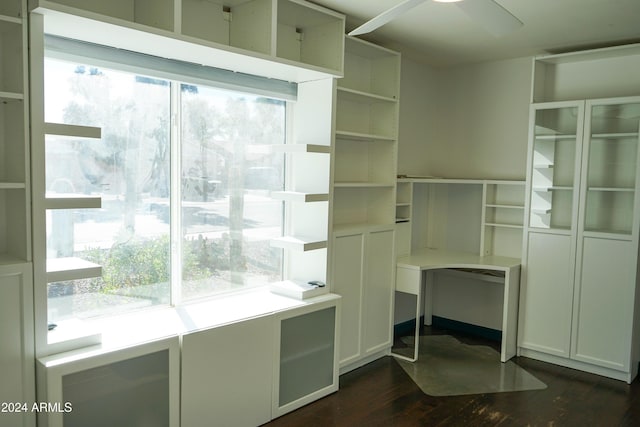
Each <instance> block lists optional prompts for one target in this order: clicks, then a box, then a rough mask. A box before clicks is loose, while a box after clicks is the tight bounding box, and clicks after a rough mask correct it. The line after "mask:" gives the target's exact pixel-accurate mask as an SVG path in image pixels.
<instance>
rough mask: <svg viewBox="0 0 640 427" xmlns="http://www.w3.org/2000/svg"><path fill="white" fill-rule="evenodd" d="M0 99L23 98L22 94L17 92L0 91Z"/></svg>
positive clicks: (18, 99)
mask: <svg viewBox="0 0 640 427" xmlns="http://www.w3.org/2000/svg"><path fill="white" fill-rule="evenodd" d="M0 99H1V100H4V101H14V100H17V101H21V100H23V99H24V94H22V93H19V92H3V91H0Z"/></svg>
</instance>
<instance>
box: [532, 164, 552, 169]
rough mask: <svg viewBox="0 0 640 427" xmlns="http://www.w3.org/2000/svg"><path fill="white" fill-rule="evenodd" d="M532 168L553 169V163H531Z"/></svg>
mask: <svg viewBox="0 0 640 427" xmlns="http://www.w3.org/2000/svg"><path fill="white" fill-rule="evenodd" d="M533 168H534V169H553V163H540V164H537V165H533Z"/></svg>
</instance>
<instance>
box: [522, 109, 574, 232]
mask: <svg viewBox="0 0 640 427" xmlns="http://www.w3.org/2000/svg"><path fill="white" fill-rule="evenodd" d="M582 111H583V107H582V104H579V103H553V104H545V105H543V106H536V107H535V109H534V111H532V114H533V115H534V117H533V118H532V119H533V120H532V124H533V129H532V131H531V135H532V141H531V144H532V147H531V149H532V156H531V160H530V161H532V165H531V203H530V206H531V208H530V209H531V212H530V215H529V227H533V228H549V229H561V230H570V229H571V228H572V227H573V219H572V218H573V213H574V205H575V204H576V200H577V193H576V191H575V190H576V184H577V180H578V176H577V172H578V171H579V167H577V165H578V164H579V163H578V162H579V161H580V160H581V159H580V146H581V134H582V116H583V115H582Z"/></svg>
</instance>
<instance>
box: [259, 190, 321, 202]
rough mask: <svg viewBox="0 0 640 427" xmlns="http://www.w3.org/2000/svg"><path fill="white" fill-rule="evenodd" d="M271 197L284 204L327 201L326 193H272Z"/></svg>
mask: <svg viewBox="0 0 640 427" xmlns="http://www.w3.org/2000/svg"><path fill="white" fill-rule="evenodd" d="M271 197H272V198H274V199H276V200H284V201H285V202H302V203H311V202H326V201H328V200H329V194H328V193H304V192H300V191H274V192H272V193H271Z"/></svg>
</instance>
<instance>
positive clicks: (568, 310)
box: [519, 97, 640, 381]
mask: <svg viewBox="0 0 640 427" xmlns="http://www.w3.org/2000/svg"><path fill="white" fill-rule="evenodd" d="M639 126H640V97H631V98H610V99H597V100H589V101H562V102H552V103H542V104H533V105H532V111H531V133H530V135H531V139H530V156H529V179H530V187H529V189H528V205H527V206H528V211H527V218H528V221H527V229H526V233H525V240H526V242H525V247H524V250H525V253H526V256H525V265H526V268H525V269H524V271H525V275H524V280H523V281H524V284H523V289H522V293H521V295H522V299H521V305H520V307H521V310H520V311H521V321H520V336H519V340H520V344H519V345H520V348H521V353H522V354H523V355H530V356H533V357H538V358H541V359H543V360H550V361H553V362H557V363H560V364H566V365H568V366H573V367H577V368H580V369H584V370H588V371H592V372H595V373H600V374H603V375H607V376H611V377H614V378H618V379H622V380H626V381H631V380H632V379H633V378H634V377H635V375H636V374H637V362H638V360H637V358H638V355H636V354H635V352H634V350H633V346H634V345H635V344H634V343H637V342H638V340H639V339H640V337H638V334H637V332H634V330H633V324H634V320H633V319H634V318H635V316H637V312H638V311H639V310H640V306H638V305H637V303H636V301H637V300H638V299H637V298H638V297H637V296H636V293H637V289H636V287H637V263H638V228H639V223H640V217H639V216H638V206H639V198H640V194H639V193H638V182H639V179H640V177H639V174H638V166H639V165H640V157H639V156H640V151H639V149H638V145H639V134H638V129H639Z"/></svg>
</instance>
